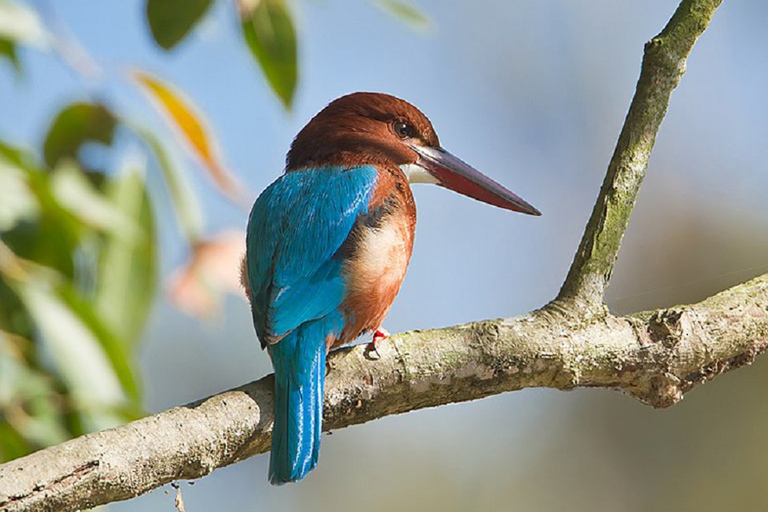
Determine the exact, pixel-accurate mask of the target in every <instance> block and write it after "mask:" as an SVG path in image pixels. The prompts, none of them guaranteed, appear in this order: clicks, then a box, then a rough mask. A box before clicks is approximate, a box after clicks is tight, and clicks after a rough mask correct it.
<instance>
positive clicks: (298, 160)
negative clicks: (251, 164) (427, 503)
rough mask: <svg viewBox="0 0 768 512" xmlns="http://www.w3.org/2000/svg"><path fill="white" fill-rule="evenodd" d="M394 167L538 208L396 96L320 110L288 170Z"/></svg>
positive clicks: (415, 177) (504, 202) (357, 99)
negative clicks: (448, 145) (460, 154)
mask: <svg viewBox="0 0 768 512" xmlns="http://www.w3.org/2000/svg"><path fill="white" fill-rule="evenodd" d="M355 165H394V166H397V167H399V168H400V169H401V170H402V171H403V173H405V175H406V176H407V177H408V180H409V181H410V182H411V183H435V184H437V185H441V186H443V187H446V188H449V189H451V190H454V191H456V192H459V193H460V194H464V195H466V196H469V197H472V198H474V199H477V200H479V201H483V202H485V203H489V204H492V205H495V206H499V207H501V208H505V209H508V210H513V211H517V212H522V213H527V214H530V215H540V213H539V211H538V210H537V209H536V208H534V207H533V206H531V205H530V204H528V203H527V202H525V201H524V200H523V199H521V198H520V197H518V196H517V195H515V194H513V193H512V192H510V191H509V190H507V189H506V188H504V187H503V186H502V185H500V184H499V183H496V182H495V181H493V180H492V179H490V178H488V177H487V176H485V175H483V174H481V173H480V172H478V171H477V170H475V169H474V168H472V167H471V166H470V165H468V164H466V163H465V162H463V161H462V160H460V159H458V158H456V157H455V156H453V155H452V154H450V153H449V152H447V151H445V150H444V149H443V148H442V147H441V146H440V141H439V139H438V138H437V133H435V129H434V128H433V127H432V123H431V122H430V121H429V119H428V118H427V116H425V115H424V114H423V113H422V112H421V111H420V110H419V109H417V108H416V107H414V106H413V105H411V104H410V103H408V102H407V101H404V100H401V99H399V98H396V97H394V96H390V95H388V94H381V93H370V92H358V93H353V94H349V95H347V96H342V97H341V98H338V99H336V100H334V101H333V102H331V103H330V104H329V105H328V106H327V107H325V108H324V109H323V110H321V111H320V112H319V113H318V114H317V115H316V116H315V117H314V118H312V120H311V121H310V122H309V123H307V125H306V126H305V127H304V128H303V129H302V130H301V131H300V132H299V133H298V135H296V138H295V139H294V141H293V144H292V145H291V149H290V151H289V152H288V157H287V159H286V171H288V172H290V171H295V170H299V169H304V168H307V167H324V166H355Z"/></svg>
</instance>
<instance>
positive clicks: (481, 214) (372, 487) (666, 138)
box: [0, 0, 768, 512]
mask: <svg viewBox="0 0 768 512" xmlns="http://www.w3.org/2000/svg"><path fill="white" fill-rule="evenodd" d="M265 1H266V0H262V5H261V7H260V6H259V4H258V3H256V5H255V6H254V5H253V4H254V3H253V2H251V3H250V5H245V4H244V6H242V7H241V11H242V13H243V14H241V16H243V18H242V19H243V22H242V23H243V25H241V21H240V20H239V19H238V9H237V7H236V6H235V5H233V3H231V2H224V1H219V2H213V3H211V4H210V6H209V7H208V8H207V11H206V12H205V14H204V15H202V16H201V20H200V21H199V23H197V24H196V26H194V28H192V30H191V31H190V32H189V33H188V34H187V35H186V37H184V38H183V39H181V37H180V36H179V37H176V38H175V39H174V37H172V36H168V31H166V32H163V30H164V29H163V23H164V21H163V20H164V18H163V17H162V12H161V13H160V14H157V13H156V12H155V13H154V14H155V15H156V20H159V21H157V23H156V26H155V27H153V29H154V30H155V35H154V37H153V32H152V31H151V30H150V28H149V26H148V23H147V12H146V10H145V7H146V6H145V3H144V2H142V1H138V0H135V1H126V2H98V1H95V0H90V1H88V0H68V2H66V4H64V3H62V2H53V1H36V2H33V1H30V2H28V3H25V2H18V1H14V2H9V1H8V0H3V1H2V2H0V55H5V56H6V57H7V58H6V59H0V140H1V141H2V143H3V145H2V148H0V149H2V152H0V153H1V155H0V241H2V245H0V306H2V308H1V309H2V310H3V311H4V313H3V315H2V318H0V341H2V345H0V349H2V351H0V354H2V355H0V413H1V414H0V420H2V423H0V449H2V451H0V456H2V458H4V459H8V458H13V457H15V456H18V455H21V454H22V453H25V452H26V451H28V450H31V449H35V448H38V447H40V446H42V445H45V444H47V443H50V442H58V441H59V440H61V439H63V438H66V437H67V436H68V435H72V434H76V433H79V432H81V431H86V430H90V429H93V428H101V427H103V426H108V425H110V424H114V423H116V422H119V421H126V420H128V419H130V418H132V417H136V416H137V415H139V414H141V410H143V411H146V412H158V411H161V410H164V409H166V408H169V407H172V406H174V405H178V404H183V403H186V402H189V401H192V400H195V399H198V398H200V397H203V396H207V395H210V394H213V393H217V392H219V391H222V390H225V389H228V388H231V387H234V386H238V385H240V384H243V383H245V382H248V381H251V380H254V379H257V378H260V377H262V376H263V375H265V374H267V373H269V372H270V371H271V367H270V364H269V360H268V357H267V355H266V353H263V352H262V351H261V350H260V348H259V344H258V342H257V340H256V337H255V334H254V332H253V329H252V326H251V325H250V322H251V320H250V315H249V311H248V307H247V304H246V302H245V301H244V300H243V299H242V298H241V297H240V296H238V295H237V294H236V293H229V291H231V289H232V288H233V286H234V285H233V282H234V276H235V273H236V268H235V265H236V263H231V262H232V261H235V258H234V256H236V255H237V254H238V252H239V251H240V250H241V248H240V247H241V245H240V244H241V243H242V242H241V241H240V240H241V238H240V235H239V231H240V230H242V229H244V226H245V223H246V216H247V209H248V206H247V205H248V204H250V203H251V202H252V201H253V200H254V199H255V197H256V196H257V194H258V193H259V192H260V191H261V190H262V189H263V188H265V187H266V186H267V185H268V184H269V183H270V182H271V181H272V180H274V179H275V178H276V177H277V176H278V175H279V173H280V172H281V170H282V167H283V160H284V156H285V152H286V151H287V149H288V146H289V144H290V142H291V139H292V137H293V135H295V133H296V132H297V131H298V130H299V129H300V128H301V127H302V126H303V125H304V124H305V123H306V122H307V120H308V119H309V118H310V117H311V116H312V115H314V113H316V112H317V111H318V110H319V109H321V108H322V107H323V106H324V105H325V104H327V103H328V102H329V101H330V100H332V99H333V98H335V97H337V96H340V95H342V94H345V93H349V92H353V91H359V90H368V91H382V92H388V93H391V94H395V95H397V96H401V97H403V98H405V99H408V100H409V101H411V102H413V103H414V104H416V105H417V106H418V107H419V108H421V109H422V110H423V111H424V112H425V113H426V114H427V115H428V116H429V117H430V118H431V120H432V122H433V123H434V125H435V127H436V129H437V131H438V133H439V135H440V138H441V142H442V144H443V145H444V146H445V147H446V148H448V149H449V150H450V151H452V152H453V153H455V154H457V155H459V156H460V157H461V158H463V159H464V160H466V161H468V162H470V163H472V164H473V165H474V166H476V167H477V168H478V169H480V170H481V171H483V172H485V173H487V174H489V175H491V176H493V177H494V178H496V179H497V180H499V181H501V182H502V183H504V184H506V185H508V186H509V187H510V188H511V189H512V190H513V191H515V192H516V193H518V194H520V195H521V196H522V197H524V198H525V199H526V200H528V201H529V202H531V203H532V204H534V205H535V206H536V207H538V208H539V209H540V210H541V211H542V212H543V216H542V217H540V218H529V217H525V216H521V215H512V214H510V213H509V212H506V211H502V210H499V209H494V208H491V207H488V206H486V205H483V204H480V203H477V202H473V201H471V200H469V199H467V198H464V197H461V196H458V195H455V194H451V193H449V192H447V191H445V190H442V189H438V188H437V187H427V186H417V187H416V190H415V195H416V199H417V204H418V208H419V225H418V229H417V236H416V247H415V251H414V256H413V259H412V262H411V266H410V270H409V274H408V277H407V278H406V281H405V284H404V286H403V289H402V291H401V293H400V296H399V298H398V300H397V301H396V302H395V305H394V307H393V308H392V311H391V313H390V315H389V317H388V320H387V322H386V324H385V326H386V327H387V328H388V329H389V330H390V331H391V332H400V331H404V330H410V329H416V328H428V327H439V326H446V325H453V324H457V323H462V322H467V321H471V320H479V319H485V318H496V317H501V316H511V315H515V314H520V313H524V312H527V311H529V310H531V309H533V308H537V307H539V306H541V305H543V304H545V303H546V302H547V301H548V300H550V299H551V298H553V297H554V296H555V294H556V293H557V291H558V289H559V286H560V284H561V283H562V281H563V278H564V276H565V274H566V271H567V269H568V265H569V264H570V262H571V259H572V256H573V254H574V252H575V250H576V247H577V245H578V241H579V238H580V236H581V233H582V230H583V227H584V225H585V223H586V220H587V218H588V215H589V213H590V211H591V208H592V205H593V202H594V199H595V198H596V196H597V192H598V189H599V186H600V183H601V182H602V179H603V176H604V172H605V169H606V166H607V163H608V161H609V159H610V157H611V154H612V151H613V147H614V144H615V141H616V138H617V135H618V132H619V130H620V128H621V124H622V122H623V119H624V116H625V114H626V110H627V108H628V106H629V102H630V100H631V97H632V94H633V91H634V86H635V82H636V80H637V77H638V73H639V70H640V61H641V57H642V49H643V44H644V42H645V41H647V40H648V39H650V38H651V37H652V36H653V35H655V34H656V33H658V32H659V31H660V30H661V28H662V27H663V26H664V24H665V23H666V22H667V20H668V19H669V17H670V16H671V14H672V12H673V10H674V6H673V5H670V3H669V2H640V1H634V2H621V3H616V2H610V1H607V0H600V1H593V2H588V3H584V2H574V1H568V0H557V1H551V2H546V3H542V2H537V1H534V0H526V1H517V2H508V1H504V0H477V1H473V2H469V1H463V2H441V1H438V0H419V1H418V4H416V3H413V4H402V3H399V2H386V1H369V2H362V1H356V2H353V1H349V0H295V1H290V2H289V3H288V6H287V8H288V11H284V9H285V6H284V4H283V3H282V2H280V1H271V0H270V1H266V3H264V2H265ZM150 3H152V2H150ZM207 3H208V2H200V1H195V2H189V6H190V7H189V11H190V12H192V11H195V9H198V10H200V11H201V12H202V11H205V10H206V9H205V7H206V6H205V4H207ZM266 4H271V5H272V7H271V9H272V11H270V12H268V13H267V14H264V16H267V18H258V16H262V15H263V13H260V11H259V9H263V8H264V5H266ZM200 6H202V7H200ZM409 6H412V7H413V8H415V9H417V10H412V9H411V7H409ZM286 12H288V13H290V19H292V22H293V24H294V25H295V34H296V42H297V46H298V61H297V67H298V82H297V85H296V87H295V89H294V87H293V85H292V83H293V81H292V78H291V73H290V71H288V72H286V71H285V70H286V67H285V62H286V61H288V62H290V55H289V56H288V57H286V56H285V55H282V54H280V52H277V53H276V54H274V52H273V54H272V56H271V57H270V53H269V52H270V41H269V40H264V37H267V36H262V35H261V33H260V32H259V30H260V28H262V29H263V23H264V19H272V20H275V19H277V20H278V21H277V22H276V23H275V26H276V27H277V28H278V29H279V30H277V32H276V33H277V34H278V35H279V34H280V27H282V29H284V28H285V26H286V25H285V20H284V19H280V16H283V15H285V13H286ZM9 13H10V14H9ZM20 13H21V14H20ZM393 13H394V14H395V15H394V16H392V15H391V14H393ZM249 16H251V17H250V18H249ZM269 16H272V18H269ZM767 17H768V4H766V3H765V2H762V1H760V0H744V1H741V2H725V3H724V5H723V6H722V7H721V8H720V9H719V11H718V12H717V13H716V14H715V18H714V21H713V22H712V25H711V26H710V28H709V29H708V30H707V31H706V33H705V34H704V36H703V37H702V39H701V40H700V41H699V42H698V43H697V45H696V47H695V48H694V51H693V54H692V56H691V58H690V60H689V62H688V72H687V74H686V75H685V76H684V78H683V81H682V83H681V85H680V86H679V88H678V89H677V90H676V91H675V93H674V95H673V97H672V103H671V106H670V111H669V113H668V115H667V118H666V120H665V121H664V123H663V125H662V128H661V131H660V133H659V137H658V139H657V142H656V148H655V150H654V153H653V155H652V157H651V161H650V166H649V171H648V177H647V179H646V181H645V184H644V187H643V189H642V192H641V193H640V197H639V201H638V204H637V207H636V208H635V211H634V213H633V217H632V221H631V223H630V227H629V230H628V232H627V236H626V238H625V241H624V245H623V248H622V251H621V254H620V256H619V262H618V265H617V267H616V271H615V274H614V279H613V283H612V285H611V287H610V289H609V292H608V302H609V305H610V306H611V308H612V310H613V311H614V312H616V313H629V312H634V311H639V310H643V309H651V308H657V307H663V306H670V305H674V304H680V303H687V302H695V301H699V300H701V299H703V298H705V297H707V296H709V295H711V294H713V293H715V292H717V291H720V290H722V289H724V288H727V287H729V286H731V285H734V284H736V283H739V282H743V281H745V280H747V279H749V278H751V277H753V276H756V275H759V274H762V273H765V272H767V271H768V227H767V226H768V223H767V221H768V201H766V199H765V198H766V191H768V172H766V165H765V162H766V161H768V144H766V143H765V137H766V131H767V130H766V121H765V120H766V119H768V102H766V101H765V99H764V91H765V90H768V67H766V65H765V63H766V62H768V59H766V49H767V48H768V32H767V31H765V20H766V19H767ZM251 22H252V26H251V29H250V30H252V31H253V30H256V32H255V35H254V33H253V32H251V33H249V28H248V27H247V25H248V23H251ZM281 23H282V25H281ZM243 26H245V27H246V28H243ZM157 27H160V28H157ZM253 27H255V29H254V28H253ZM241 32H245V35H246V37H250V40H248V41H249V43H250V46H249V45H247V44H245V40H244V37H243V34H242V33H241ZM158 34H159V35H158ZM283 34H285V32H284V31H283ZM286 37H287V39H285V40H284V41H287V42H288V43H287V44H288V45H289V46H290V41H291V37H290V31H289V32H288V36H286ZM260 38H261V39H260ZM156 40H158V41H156ZM178 40H180V41H178ZM161 45H163V46H173V48H172V49H171V50H170V51H166V50H164V49H163V48H161ZM9 48H10V50H9ZM272 49H273V50H274V48H272ZM265 52H266V53H265ZM270 59H272V60H270ZM280 59H282V61H281V60H280ZM281 66H282V67H281ZM137 70H142V71H137ZM265 76H267V77H269V80H267V79H265ZM73 104H76V106H78V107H77V108H74V107H73V108H74V110H72V109H71V108H70V107H72V105H73ZM174 105H175V107H174ZM179 105H181V106H179ZM191 105H194V106H193V107H190V106H191ZM286 105H291V108H290V109H288V108H286ZM174 109H175V110H174ZM187 109H189V110H187ZM173 112H175V113H176V114H175V115H174V114H173ZM179 112H182V114H179ZM184 112H187V113H188V114H189V113H190V112H191V114H189V115H186V114H184ZM185 115H186V117H185ZM190 115H191V116H192V120H190ZM57 123H58V124H57ZM94 127H96V128H94ZM109 127H112V130H111V132H110V130H109ZM97 128H98V129H97ZM198 129H199V131H196V130H198ZM107 132H110V133H112V132H113V133H112V135H111V136H109V137H107V136H105V135H104V134H105V133H107ZM72 134H76V135H77V137H79V138H76V139H74V140H73V139H72V137H74V136H73V135H72ZM195 134H197V136H195ZM201 134H202V135H201ZM3 189H4V190H3ZM27 196H29V197H27ZM44 198H48V199H44ZM45 201H48V202H45ZM38 203H39V204H38ZM61 219H65V220H63V221H62V220H61ZM137 219H138V220H137ZM59 222H62V223H63V224H61V225H60V224H58V223H59ZM67 248H71V251H70V252H67ZM62 252H63V253H66V254H59V253H62ZM51 269H53V270H51ZM117 269H122V270H117ZM54 274H55V275H54ZM52 275H53V277H51V276H52ZM150 306H151V307H150ZM30 340H35V341H30ZM76 340H81V341H82V340H85V341H82V342H78V341H76ZM123 358H124V359H123ZM123 360H124V361H126V362H122V363H121V362H120V361H123ZM94 386H96V387H97V388H98V390H99V392H98V393H96V392H94V390H93V389H94ZM766 386H768V364H766V362H765V360H764V358H760V359H758V361H757V362H756V364H755V365H754V366H752V367H747V368H743V369H740V370H738V371H736V372H733V373H731V374H727V375H724V376H721V377H719V378H717V379H716V380H715V381H714V382H712V383H709V384H707V385H706V386H702V387H699V388H696V389H695V390H694V391H693V392H692V393H690V394H689V395H687V396H686V398H685V400H684V401H683V402H681V403H680V404H678V405H676V406H674V407H672V408H671V409H669V410H653V409H650V408H648V407H646V406H643V405H641V404H640V403H638V402H636V401H634V400H632V399H630V398H628V397H625V396H623V395H620V394H618V393H614V392H610V391H606V390H578V391H573V392H569V393H563V392H555V391H551V390H539V389H531V390H525V391H521V392H516V393H508V394H505V395H500V396H495V397H491V398H487V399H484V400H480V401H477V402H472V403H465V404H454V405H449V406H445V407H440V408H437V409H432V410H425V411H418V412H414V413H410V414H406V415H402V416H397V417H388V418H384V419H382V420H379V421H376V422H372V423H369V424H366V425H362V426H357V427H352V428H348V429H344V430H339V431H335V432H333V435H326V436H324V438H323V453H322V457H321V462H320V465H319V468H318V469H317V470H316V471H315V472H313V473H312V474H310V475H309V477H307V479H306V480H305V481H303V482H302V483H301V484H298V485H290V486H285V487H280V488H275V487H271V486H270V485H268V483H267V478H266V474H267V467H268V455H267V454H264V455H261V456H257V457H254V458H252V459H250V460H248V461H245V462H242V463H240V464H237V465H235V466H233V467H229V468H225V469H221V470H217V471H216V472H215V473H214V474H212V475H210V476H208V477H206V478H204V479H201V480H199V481H197V482H195V485H188V484H186V483H184V484H182V489H183V494H184V499H185V502H186V505H187V510H188V511H190V512H193V511H205V510H280V511H283V510H285V511H294V510H308V509H309V510H314V509H320V510H336V511H338V512H341V511H346V510H360V509H363V508H364V509H366V510H370V511H377V510H382V511H383V510H392V509H395V510H398V509H399V510H414V509H419V510H441V511H462V510H504V511H512V510H538V511H549V510H552V511H554V510H563V509H567V510H571V511H590V512H596V511H611V512H623V511H627V512H632V511H649V510H664V511H666V510H678V511H689V510H690V511H694V510H696V511H702V510H723V509H727V510H745V511H746V510H764V508H765V503H766V499H768V491H766V489H768V487H767V486H766V482H768V442H767V441H766V437H765V431H766V428H768V400H766V399H765V395H764V390H765V389H767V388H766ZM19 397H23V399H24V400H23V402H22V403H20V402H19ZM62 404H64V405H62ZM173 496H174V491H173V490H172V489H170V488H165V489H158V490H155V491H154V492H151V493H149V494H147V495H145V496H142V497H139V498H137V499H134V500H130V501H127V502H123V503H117V504H113V505H111V506H110V509H111V510H114V511H120V512H129V511H134V510H136V511H138V510H173Z"/></svg>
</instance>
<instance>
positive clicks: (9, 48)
mask: <svg viewBox="0 0 768 512" xmlns="http://www.w3.org/2000/svg"><path fill="white" fill-rule="evenodd" d="M0 58H5V59H8V62H10V63H11V65H12V66H13V69H14V70H15V71H16V74H19V73H21V62H20V61H19V56H18V55H17V54H16V45H15V44H14V43H13V41H11V40H9V39H5V38H2V37H0Z"/></svg>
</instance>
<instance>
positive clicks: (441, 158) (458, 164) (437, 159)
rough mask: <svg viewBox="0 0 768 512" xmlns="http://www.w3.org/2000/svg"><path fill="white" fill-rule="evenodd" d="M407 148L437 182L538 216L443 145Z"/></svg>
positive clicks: (520, 200)
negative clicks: (416, 156) (416, 155)
mask: <svg viewBox="0 0 768 512" xmlns="http://www.w3.org/2000/svg"><path fill="white" fill-rule="evenodd" d="M411 148H412V149H413V150H414V151H415V152H416V153H417V154H418V155H419V161H418V162H417V163H418V165H419V166H420V167H423V168H424V169H426V170H427V172H429V174H431V175H432V176H434V177H435V179H437V181H438V182H439V183H438V184H439V185H441V186H443V187H445V188H448V189H451V190H453V191H455V192H458V193H459V194H463V195H465V196H467V197H471V198H473V199H477V200H478V201H482V202H484V203H488V204H492V205H494V206H498V207H499V208H504V209H505V210H512V211H514V212H520V213H527V214H528V215H541V212H540V211H539V210H537V209H536V208H534V207H533V206H531V205H530V204H528V203H527V202H526V201H525V200H524V199H522V198H521V197H519V196H517V195H516V194H514V193H513V192H511V191H509V190H507V188H506V187H504V186H503V185H501V184H500V183H497V182H495V181H493V180H492V179H491V178H489V177H488V176H486V175H484V174H482V173H480V172H479V171H478V170H477V169H475V168H474V167H472V166H471V165H469V164H468V163H466V162H464V161H463V160H461V159H459V158H457V157H455V156H453V155H452V154H450V153H449V152H448V151H446V150H444V149H443V148H441V147H437V148H435V147H431V146H417V145H415V144H414V145H411Z"/></svg>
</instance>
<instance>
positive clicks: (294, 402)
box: [269, 321, 326, 485]
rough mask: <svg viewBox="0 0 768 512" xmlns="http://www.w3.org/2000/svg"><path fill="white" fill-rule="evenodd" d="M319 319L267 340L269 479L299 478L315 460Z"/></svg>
mask: <svg viewBox="0 0 768 512" xmlns="http://www.w3.org/2000/svg"><path fill="white" fill-rule="evenodd" d="M323 324H324V322H322V321H314V322H308V323H306V324H302V325H301V326H299V327H298V328H297V329H295V330H294V331H292V332H291V333H290V334H288V335H287V336H286V337H285V338H283V339H281V340H280V341H279V342H277V343H276V344H274V345H270V346H269V352H270V355H271V356H272V364H273V366H274V367H275V424H274V427H273V429H272V454H271V456H270V459H269V482H270V483H272V484H274V485H280V484H284V483H286V482H295V481H297V480H301V479H302V478H304V476H305V475H306V474H307V473H309V472H310V471H312V469H314V467H315V466H316V465H317V458H318V456H319V455H320V434H321V432H322V426H323V388H324V386H323V384H324V382H325V351H326V348H325V334H326V333H325V332H323V331H324V329H322V327H324V325H323Z"/></svg>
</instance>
